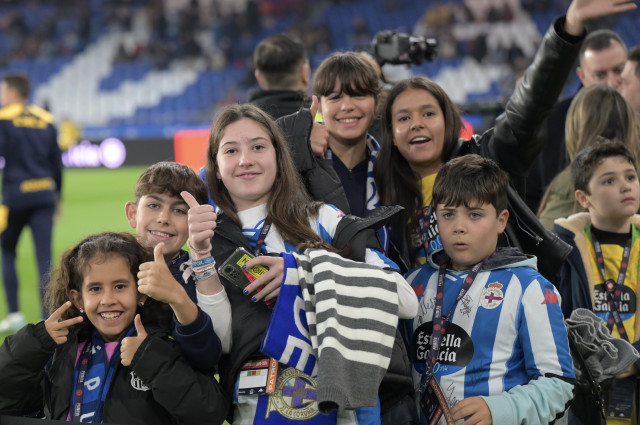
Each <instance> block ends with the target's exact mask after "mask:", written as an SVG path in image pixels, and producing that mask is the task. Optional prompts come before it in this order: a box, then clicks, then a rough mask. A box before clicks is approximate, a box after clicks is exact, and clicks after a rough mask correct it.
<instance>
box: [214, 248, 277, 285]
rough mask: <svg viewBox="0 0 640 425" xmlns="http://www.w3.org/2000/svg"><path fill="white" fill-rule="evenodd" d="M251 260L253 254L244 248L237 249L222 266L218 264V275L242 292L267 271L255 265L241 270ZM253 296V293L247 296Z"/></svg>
mask: <svg viewBox="0 0 640 425" xmlns="http://www.w3.org/2000/svg"><path fill="white" fill-rule="evenodd" d="M252 258H254V255H253V254H251V253H250V252H249V251H247V250H246V249H245V248H242V247H238V248H236V250H235V251H233V253H232V254H231V255H230V256H229V257H228V258H227V259H226V260H224V262H223V263H222V264H220V267H218V274H219V275H220V276H222V277H224V278H225V279H227V280H228V281H229V282H231V283H232V284H233V285H234V286H237V287H238V288H240V289H242V290H244V288H245V287H246V286H247V285H249V284H250V283H251V282H253V281H255V280H256V279H257V278H259V277H260V276H262V275H263V274H265V273H266V272H267V271H268V270H269V269H268V268H267V267H265V266H263V265H257V266H253V267H251V268H248V269H246V270H243V269H242V266H244V265H245V264H246V263H247V261H249V260H251V259H252ZM253 294H255V291H254V292H252V293H251V294H249V296H253Z"/></svg>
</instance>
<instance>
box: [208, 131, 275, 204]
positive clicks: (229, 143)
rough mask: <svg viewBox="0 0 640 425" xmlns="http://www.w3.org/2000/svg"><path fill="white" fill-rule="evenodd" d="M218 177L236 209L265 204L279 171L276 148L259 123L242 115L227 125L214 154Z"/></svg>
mask: <svg viewBox="0 0 640 425" xmlns="http://www.w3.org/2000/svg"><path fill="white" fill-rule="evenodd" d="M216 162H217V165H218V171H217V172H216V175H217V177H218V178H219V179H220V180H222V183H223V184H224V186H225V187H226V188H227V191H228V192H229V195H230V196H231V200H232V201H233V203H234V204H235V206H236V208H237V210H238V211H244V210H247V209H249V208H253V207H255V206H258V205H261V204H264V203H266V202H267V201H268V200H269V196H270V195H271V189H272V188H273V184H274V182H275V180H276V176H277V174H278V165H277V160H276V149H275V147H274V146H273V142H272V141H271V137H270V136H269V134H268V133H267V131H266V130H265V129H264V128H262V126H261V125H260V124H258V123H257V122H255V121H254V120H252V119H249V118H242V119H240V120H238V121H236V122H234V123H232V124H229V125H228V126H227V128H225V130H224V134H223V136H222V138H221V140H220V147H219V148H218V153H217V155H216Z"/></svg>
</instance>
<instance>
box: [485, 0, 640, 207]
mask: <svg viewBox="0 0 640 425" xmlns="http://www.w3.org/2000/svg"><path fill="white" fill-rule="evenodd" d="M635 7H636V5H635V4H634V3H633V2H631V1H625V0H623V1H621V0H574V1H573V2H572V3H571V5H570V6H569V8H568V10H567V15H566V16H565V17H560V18H558V19H557V20H556V21H555V22H554V24H553V25H552V27H551V28H550V29H549V30H548V31H547V34H546V35H545V36H544V38H543V40H542V43H541V44H540V47H539V48H538V51H537V53H536V55H535V57H534V59H533V62H532V63H531V65H529V68H528V69H527V71H526V72H525V75H524V77H523V78H522V79H521V81H520V83H519V84H518V85H517V87H516V89H515V91H514V93H513V95H512V96H511V98H510V99H509V102H508V103H507V106H506V110H505V113H504V114H503V115H501V117H500V118H498V120H497V122H496V126H495V128H494V132H493V137H490V136H488V137H487V139H488V140H487V139H485V137H483V138H482V141H481V149H482V150H487V151H485V152H484V153H485V155H488V156H490V157H492V158H494V159H496V160H497V161H498V163H499V164H500V165H501V166H502V167H503V168H504V169H505V170H506V171H507V172H508V173H509V175H510V177H511V180H512V182H513V184H514V185H515V187H516V189H517V190H518V191H519V192H520V194H521V195H522V194H523V191H524V178H525V177H526V175H527V173H528V170H529V167H530V166H531V164H532V163H533V161H534V160H535V158H536V157H537V155H538V154H539V153H540V151H541V150H542V148H543V143H544V141H543V140H539V139H538V138H536V137H535V134H536V132H537V129H538V127H539V126H540V124H541V123H542V121H543V120H544V118H545V117H546V116H547V115H548V114H549V113H550V112H551V110H552V108H553V106H554V104H555V103H556V101H557V99H558V96H559V95H560V93H561V92H562V89H563V87H564V84H565V82H566V80H567V77H568V75H569V73H570V72H571V71H572V68H573V64H574V62H575V59H576V57H577V55H578V51H579V49H580V44H581V42H582V39H583V38H584V35H585V24H586V23H587V22H588V21H589V20H591V19H594V18H597V17H602V16H606V15H610V14H613V13H619V12H624V11H626V10H630V9H634V8H635ZM488 134H490V133H488Z"/></svg>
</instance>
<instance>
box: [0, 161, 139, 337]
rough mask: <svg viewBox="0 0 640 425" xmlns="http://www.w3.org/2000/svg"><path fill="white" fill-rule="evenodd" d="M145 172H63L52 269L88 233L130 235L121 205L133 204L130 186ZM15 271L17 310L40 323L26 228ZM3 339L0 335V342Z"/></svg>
mask: <svg viewBox="0 0 640 425" xmlns="http://www.w3.org/2000/svg"><path fill="white" fill-rule="evenodd" d="M145 168H146V167H122V168H118V169H107V168H99V169H78V168H69V169H65V170H64V175H63V183H62V202H61V208H60V215H59V218H58V221H57V222H56V224H55V225H54V229H53V255H52V266H53V267H56V266H57V265H58V263H59V261H60V255H61V254H62V253H63V252H64V251H65V250H67V249H69V248H71V247H72V246H73V245H74V244H76V243H77V242H79V241H80V240H81V239H82V238H84V237H85V236H87V235H89V234H91V233H96V232H103V231H130V232H133V229H131V228H130V227H129V224H128V223H127V220H126V218H125V215H124V204H125V203H126V202H127V201H131V200H133V186H134V184H135V182H136V180H137V179H138V177H139V176H140V174H142V172H143V171H144V170H145ZM17 269H18V278H19V280H20V283H19V288H18V303H19V307H20V310H21V311H22V312H23V313H24V314H25V315H26V317H27V321H28V322H30V323H35V322H37V321H38V320H40V319H41V317H40V315H41V313H40V293H39V290H38V277H37V276H38V275H37V264H36V260H35V253H34V249H33V241H32V238H31V232H30V230H29V229H28V228H27V229H26V230H25V231H24V232H23V233H22V235H21V236H20V241H19V243H18V252H17ZM6 314H7V303H6V300H5V295H4V287H3V288H2V290H0V318H4V317H5V316H6ZM5 336H6V334H0V342H1V341H2V340H4V337H5Z"/></svg>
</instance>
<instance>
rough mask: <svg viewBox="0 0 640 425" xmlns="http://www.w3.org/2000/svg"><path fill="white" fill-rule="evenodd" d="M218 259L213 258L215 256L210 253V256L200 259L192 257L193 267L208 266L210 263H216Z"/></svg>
mask: <svg viewBox="0 0 640 425" xmlns="http://www.w3.org/2000/svg"><path fill="white" fill-rule="evenodd" d="M215 263H216V260H214V259H213V257H212V256H211V255H210V256H208V257H204V258H201V259H199V260H195V259H193V258H192V259H191V268H192V269H197V268H201V267H204V266H208V265H209V264H215Z"/></svg>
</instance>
